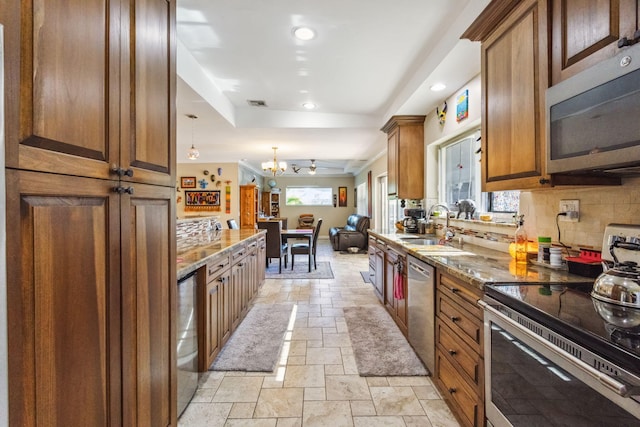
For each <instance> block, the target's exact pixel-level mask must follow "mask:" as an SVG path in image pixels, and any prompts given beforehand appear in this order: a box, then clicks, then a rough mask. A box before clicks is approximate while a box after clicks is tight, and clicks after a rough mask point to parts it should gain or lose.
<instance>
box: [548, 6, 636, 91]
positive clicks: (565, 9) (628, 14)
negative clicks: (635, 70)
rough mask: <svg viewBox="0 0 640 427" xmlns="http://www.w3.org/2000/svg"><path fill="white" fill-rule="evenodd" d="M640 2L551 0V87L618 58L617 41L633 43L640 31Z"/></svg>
mask: <svg viewBox="0 0 640 427" xmlns="http://www.w3.org/2000/svg"><path fill="white" fill-rule="evenodd" d="M639 3H640V2H639V1H638V0H611V1H600V2H594V1H584V0H583V1H576V0H552V1H551V2H550V4H551V6H550V8H549V9H550V15H551V43H550V46H551V84H552V85H555V84H557V83H559V82H561V81H563V80H565V79H567V78H568V77H571V76H573V75H575V74H576V73H579V72H580V71H583V70H585V69H587V68H589V67H591V66H592V65H595V64H596V63H598V62H600V61H603V60H605V59H608V58H611V57H613V56H615V55H617V54H618V53H619V52H620V51H621V49H620V48H619V47H618V40H620V39H622V38H623V37H627V39H629V40H632V39H633V38H634V34H635V32H636V31H637V30H638V22H640V7H639ZM623 49H624V48H623Z"/></svg>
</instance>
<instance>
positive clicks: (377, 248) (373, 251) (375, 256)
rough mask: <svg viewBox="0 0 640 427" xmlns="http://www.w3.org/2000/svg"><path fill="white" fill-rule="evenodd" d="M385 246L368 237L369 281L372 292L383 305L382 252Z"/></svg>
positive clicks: (383, 276)
mask: <svg viewBox="0 0 640 427" xmlns="http://www.w3.org/2000/svg"><path fill="white" fill-rule="evenodd" d="M385 248H386V245H385V244H384V243H383V242H381V241H379V240H376V238H374V237H369V248H368V252H369V280H370V281H371V284H372V285H373V291H374V292H375V294H376V296H377V297H378V300H380V302H381V303H383V304H384V279H385V274H384V250H385Z"/></svg>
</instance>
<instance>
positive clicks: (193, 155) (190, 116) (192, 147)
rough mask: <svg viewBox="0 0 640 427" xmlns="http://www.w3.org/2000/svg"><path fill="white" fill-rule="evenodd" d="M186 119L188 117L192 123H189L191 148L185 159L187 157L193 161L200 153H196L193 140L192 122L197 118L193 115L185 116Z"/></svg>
mask: <svg viewBox="0 0 640 427" xmlns="http://www.w3.org/2000/svg"><path fill="white" fill-rule="evenodd" d="M187 117H189V118H190V119H191V120H192V122H191V148H190V149H189V152H188V153H187V157H189V160H195V159H197V158H198V157H200V151H198V149H197V148H196V147H195V145H194V143H193V140H194V126H193V120H195V119H197V118H198V116H196V115H195V114H187Z"/></svg>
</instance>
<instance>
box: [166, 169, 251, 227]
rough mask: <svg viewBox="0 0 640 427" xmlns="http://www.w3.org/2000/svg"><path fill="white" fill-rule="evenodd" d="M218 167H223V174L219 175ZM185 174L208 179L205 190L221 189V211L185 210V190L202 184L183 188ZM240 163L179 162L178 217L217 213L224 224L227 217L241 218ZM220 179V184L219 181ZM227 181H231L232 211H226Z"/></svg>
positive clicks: (177, 173)
mask: <svg viewBox="0 0 640 427" xmlns="http://www.w3.org/2000/svg"><path fill="white" fill-rule="evenodd" d="M218 168H222V175H221V176H220V175H218ZM205 170H206V171H208V172H209V175H205V174H204V171H205ZM183 176H195V177H196V181H200V180H201V179H205V180H206V181H207V183H208V184H207V187H206V188H205V189H204V190H220V211H201V212H199V211H195V212H185V210H184V199H185V193H184V192H185V191H188V190H200V189H201V188H200V185H198V184H197V183H196V188H186V189H185V188H181V187H180V178H181V177H183ZM211 176H215V179H216V181H215V182H212V181H211ZM238 176H239V171H238V164H237V163H178V164H177V167H176V177H177V183H176V187H177V188H178V189H179V190H180V191H179V192H178V193H177V194H176V202H177V205H176V215H177V216H178V218H191V217H197V216H211V215H216V216H219V217H220V222H221V223H222V224H223V225H224V224H226V223H227V219H230V218H235V219H236V221H237V220H238V219H239V218H240V213H239V212H240V203H239V201H238V197H239V187H238V185H239V184H238V180H239V178H238ZM218 181H220V184H219V185H218V184H217V182H218ZM226 181H230V183H229V184H228V185H230V186H231V212H230V213H228V214H227V213H226V212H225V187H226V186H227V183H226Z"/></svg>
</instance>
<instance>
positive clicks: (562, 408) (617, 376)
mask: <svg viewBox="0 0 640 427" xmlns="http://www.w3.org/2000/svg"><path fill="white" fill-rule="evenodd" d="M489 288H491V287H489ZM496 288H501V289H500V290H498V291H496V290H495V289H496ZM487 290H488V291H489V292H488V293H489V294H491V293H492V292H491V291H492V290H491V289H487ZM498 292H499V293H501V294H502V295H504V298H501V299H503V300H505V301H508V299H509V298H510V295H509V294H511V296H513V294H514V293H517V292H522V293H526V294H528V293H532V294H533V297H532V298H530V299H534V300H536V301H537V300H539V299H542V300H544V299H545V298H547V297H549V301H550V303H549V304H551V305H553V306H554V307H555V306H556V304H557V302H558V300H559V301H560V303H562V302H563V300H562V298H561V295H557V296H554V295H553V294H554V293H558V294H559V293H560V292H565V293H566V292H567V288H564V287H563V286H556V287H555V289H554V290H552V289H551V286H549V285H546V286H535V285H534V286H526V285H525V286H516V285H514V286H509V287H508V288H503V287H498V286H496V287H495V288H494V289H493V293H494V295H499V294H498ZM576 294H577V293H576ZM577 295H578V294H577ZM556 297H557V298H556ZM576 298H577V304H578V306H579V305H580V304H582V303H583V302H585V301H589V302H590V298H589V297H588V296H587V297H586V298H587V299H585V300H584V301H583V300H582V299H580V298H581V297H580V296H576ZM523 300H524V301H526V300H527V295H525V297H524V298H521V297H520V296H517V295H516V296H515V298H514V301H518V303H522V301H523ZM565 302H566V301H565ZM479 304H481V305H482V306H483V308H484V340H485V342H484V352H485V402H486V403H485V405H486V417H487V420H488V424H489V425H492V426H495V427H501V426H512V425H513V426H526V427H530V426H555V425H563V426H580V427H583V426H599V427H603V426H616V427H617V426H640V377H639V376H638V375H637V373H636V372H631V371H630V370H628V369H626V366H625V363H631V365H629V366H633V356H634V355H633V354H621V355H620V357H617V356H616V355H612V354H610V353H607V351H604V356H603V355H600V354H598V352H596V351H592V350H591V349H590V348H586V347H585V346H583V345H581V344H578V342H582V341H583V340H582V339H581V338H580V336H579V335H580V334H581V333H584V332H583V331H582V332H580V331H575V332H576V335H574V336H571V335H572V334H571V332H570V328H566V327H565V328H564V329H563V328H562V327H560V328H556V326H557V325H556V324H554V322H551V324H552V325H553V327H549V326H548V324H547V321H546V320H545V319H544V315H542V317H540V319H537V320H536V319H534V318H532V316H531V315H527V314H523V313H522V312H521V311H519V310H517V309H515V308H512V307H509V305H510V304H508V303H507V304H505V303H503V302H500V301H498V300H496V299H493V298H491V296H486V297H485V298H484V300H483V301H480V302H479ZM545 304H547V303H546V302H545ZM566 304H573V303H572V302H566ZM585 304H586V302H585ZM515 307H516V308H520V307H517V304H516V305H515ZM585 307H586V305H585ZM574 308H576V310H577V311H585V310H584V309H582V310H581V307H574ZM524 311H526V310H524ZM560 311H562V307H560ZM558 314H559V315H560V313H558ZM562 316H564V317H566V318H569V317H571V316H574V314H573V312H572V308H569V309H566V308H565V312H564V313H563V314H561V315H560V316H559V318H558V322H556V323H557V324H564V323H565V322H564V319H562ZM533 317H536V316H533ZM596 317H597V316H596ZM538 320H542V321H538ZM570 321H572V322H577V323H580V320H576V319H570ZM594 323H595V322H594ZM565 326H566V325H565ZM558 331H561V332H562V333H559V332H558ZM567 335H569V336H567ZM587 341H589V340H587ZM594 343H595V344H594ZM591 344H594V348H597V347H598V345H599V344H598V342H597V340H595V339H594V340H592V342H591ZM636 350H637V349H636ZM623 353H624V352H623ZM631 353H632V352H631ZM616 359H619V361H620V362H622V363H617V362H618V360H616ZM636 365H637V363H636ZM636 368H638V366H636Z"/></svg>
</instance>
